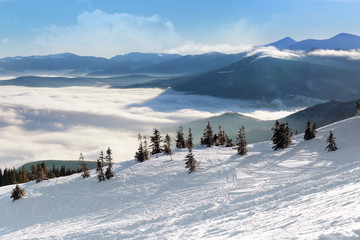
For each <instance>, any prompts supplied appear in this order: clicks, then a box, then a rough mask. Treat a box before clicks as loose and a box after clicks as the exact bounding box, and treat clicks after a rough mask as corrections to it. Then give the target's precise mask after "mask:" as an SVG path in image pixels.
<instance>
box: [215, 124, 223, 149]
mask: <svg viewBox="0 0 360 240" xmlns="http://www.w3.org/2000/svg"><path fill="white" fill-rule="evenodd" d="M217 136H218V137H217V142H216V143H215V145H216V146H223V145H225V132H224V131H222V129H221V126H220V125H219V132H218V135H217Z"/></svg>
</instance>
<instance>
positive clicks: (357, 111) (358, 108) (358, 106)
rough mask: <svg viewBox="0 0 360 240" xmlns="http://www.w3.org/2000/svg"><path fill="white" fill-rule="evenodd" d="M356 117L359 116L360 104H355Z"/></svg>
mask: <svg viewBox="0 0 360 240" xmlns="http://www.w3.org/2000/svg"><path fill="white" fill-rule="evenodd" d="M356 115H360V103H359V102H356Z"/></svg>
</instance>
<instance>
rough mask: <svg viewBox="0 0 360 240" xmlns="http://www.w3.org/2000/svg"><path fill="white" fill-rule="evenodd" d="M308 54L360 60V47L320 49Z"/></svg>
mask: <svg viewBox="0 0 360 240" xmlns="http://www.w3.org/2000/svg"><path fill="white" fill-rule="evenodd" d="M308 55H309V56H318V57H340V58H346V59H349V60H360V49H354V50H349V51H344V50H325V49H320V50H315V51H312V52H309V53H308Z"/></svg>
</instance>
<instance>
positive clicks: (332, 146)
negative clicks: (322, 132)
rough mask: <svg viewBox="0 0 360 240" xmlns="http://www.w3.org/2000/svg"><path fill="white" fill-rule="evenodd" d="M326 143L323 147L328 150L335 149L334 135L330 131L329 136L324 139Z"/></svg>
mask: <svg viewBox="0 0 360 240" xmlns="http://www.w3.org/2000/svg"><path fill="white" fill-rule="evenodd" d="M326 143H327V146H326V147H325V150H328V152H331V151H336V150H337V146H336V141H335V137H334V135H333V132H332V131H330V135H329V137H328V138H327V139H326Z"/></svg>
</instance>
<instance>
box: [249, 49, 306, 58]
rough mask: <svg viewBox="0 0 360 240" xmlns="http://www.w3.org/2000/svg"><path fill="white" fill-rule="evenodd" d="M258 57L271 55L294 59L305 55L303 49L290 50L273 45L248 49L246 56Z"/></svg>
mask: <svg viewBox="0 0 360 240" xmlns="http://www.w3.org/2000/svg"><path fill="white" fill-rule="evenodd" d="M255 55H257V56H258V58H265V57H272V58H280V59H296V58H301V57H304V56H305V53H304V52H303V51H291V50H279V49H277V48H275V47H272V46H269V47H259V48H254V50H253V51H250V52H249V53H248V54H247V55H246V57H250V56H255Z"/></svg>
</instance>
